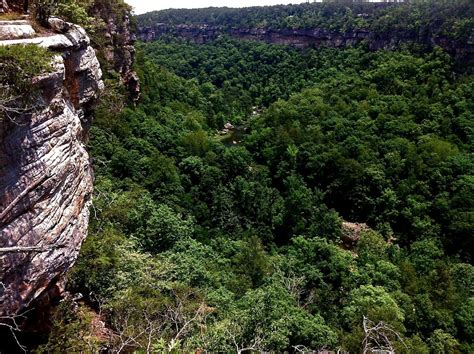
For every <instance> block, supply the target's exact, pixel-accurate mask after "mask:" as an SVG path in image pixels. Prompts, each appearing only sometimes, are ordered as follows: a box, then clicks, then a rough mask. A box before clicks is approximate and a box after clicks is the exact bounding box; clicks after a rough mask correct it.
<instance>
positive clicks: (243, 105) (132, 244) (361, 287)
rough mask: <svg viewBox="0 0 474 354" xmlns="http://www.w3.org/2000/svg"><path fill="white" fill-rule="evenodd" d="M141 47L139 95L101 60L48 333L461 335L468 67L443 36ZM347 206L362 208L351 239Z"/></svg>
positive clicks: (169, 339)
mask: <svg viewBox="0 0 474 354" xmlns="http://www.w3.org/2000/svg"><path fill="white" fill-rule="evenodd" d="M462 6H464V5H462ZM292 8H293V7H289V8H288V9H292ZM294 8H295V9H299V8H301V9H302V11H303V13H304V11H306V10H305V9H307V8H308V6H306V5H303V6H301V7H294ZM384 9H385V8H384ZM470 9H471V10H472V8H471V7H470ZM219 11H221V12H222V13H226V11H230V10H218V9H212V10H208V11H207V12H206V11H204V12H202V14H203V15H202V16H203V17H202V18H204V19H206V21H207V18H208V17H206V16H211V17H212V16H214V15H213V14H214V13H217V12H219ZM265 11H267V12H268V13H271V14H272V16H274V17H275V21H277V22H278V21H279V20H280V17H281V18H284V17H286V16H287V14H286V13H285V12H283V13H281V8H280V7H274V8H262V13H265ZM384 11H385V10H384ZM397 11H398V10H397ZM172 13H176V14H177V15H176V16H177V17H176V18H177V20H176V21H182V20H181V17H179V16H186V12H185V11H181V12H180V11H175V12H172ZM196 13H197V14H200V15H199V16H201V12H196ZM170 14H171V12H163V13H158V14H154V16H158V17H159V16H162V15H163V16H165V17H166V18H169V19H170V20H173V17H169V16H170ZM395 14H399V12H395ZM178 15H179V16H178ZM333 15H334V14H332V15H331V17H328V18H331V19H334V21H336V20H337V21H339V20H341V18H340V17H339V16H336V15H334V16H333ZM265 16H266V15H265ZM394 16H395V17H396V19H397V21H404V20H405V19H403V20H402V18H403V16H402V15H394ZM397 16H398V17H397ZM257 17H258V16H257ZM247 20H250V21H254V19H252V18H251V19H248V18H246V17H242V19H241V21H247ZM316 20H317V18H316ZM471 20H472V19H471ZM173 21H174V20H173ZM199 21H201V20H199ZM219 21H227V19H224V20H219ZM342 21H345V18H342ZM401 25H404V24H403V22H401ZM137 50H138V54H137V63H136V70H137V71H138V73H139V75H140V79H141V85H142V98H141V101H140V103H139V104H138V105H137V106H133V105H126V104H125V103H124V102H125V101H126V93H125V92H122V89H121V88H120V87H119V86H118V85H116V84H114V83H116V82H117V79H116V78H114V77H110V78H108V80H107V85H106V87H107V91H106V92H105V93H104V96H103V100H102V103H101V105H100V106H99V107H98V110H97V117H96V120H95V123H94V125H93V127H92V130H91V140H90V151H91V155H92V157H93V163H94V165H95V173H96V181H95V196H94V202H93V207H92V209H91V226H90V234H89V237H88V238H87V240H86V242H85V244H84V245H83V248H82V250H81V256H80V258H79V260H78V262H77V264H76V266H75V268H74V269H73V271H72V273H71V274H70V275H69V285H68V287H69V290H70V291H72V292H76V291H77V292H81V293H83V294H84V295H85V299H86V302H87V303H88V306H83V305H81V306H80V308H79V310H75V311H73V310H71V306H70V305H71V304H70V303H68V301H64V302H62V303H61V305H60V306H59V307H58V309H57V310H56V314H55V317H54V325H53V329H52V332H51V334H50V338H49V341H48V342H47V343H46V344H44V345H43V346H42V347H41V348H40V350H41V351H45V352H55V351H58V350H59V351H64V350H65V349H67V351H68V352H79V351H86V352H87V351H89V350H96V349H98V348H104V347H107V348H109V349H110V350H117V351H119V350H125V351H128V352H132V351H137V352H151V351H153V352H166V351H168V352H182V351H187V352H190V351H198V350H199V351H211V352H217V351H219V352H239V353H240V352H242V351H252V350H253V351H276V352H282V351H285V350H287V351H290V352H295V351H299V350H318V349H328V350H335V351H336V350H338V349H341V350H347V351H350V352H354V353H357V352H362V351H364V350H366V351H367V352H371V350H375V349H377V348H379V349H380V348H386V349H387V348H390V347H393V349H395V350H396V352H400V353H472V352H473V351H474V344H473V340H474V297H473V289H474V268H473V266H472V265H471V264H472V250H473V246H474V245H473V239H472V233H473V230H474V212H473V207H474V177H473V175H474V159H473V155H472V153H473V148H474V144H473V137H474V136H473V129H474V120H473V114H474V97H473V96H474V79H473V76H472V75H471V74H468V73H467V72H468V71H467V70H466V72H463V71H461V72H460V71H455V70H454V68H455V64H454V63H453V60H452V58H451V57H450V56H449V55H447V54H446V53H444V52H443V51H442V50H441V49H439V48H435V49H434V50H433V51H429V52H426V51H423V50H421V49H420V48H413V47H406V48H402V49H400V50H398V51H383V50H381V51H377V52H369V51H367V50H366V49H365V48H364V47H363V46H361V47H356V48H347V49H320V50H313V49H308V50H305V51H298V50H296V49H293V48H290V47H285V46H276V45H270V44H263V43H257V42H241V41H238V40H233V39H230V38H226V37H223V38H220V39H219V40H217V41H215V42H212V43H209V44H205V45H195V44H190V43H186V42H183V41H181V40H179V39H175V38H166V39H162V40H160V41H156V42H154V43H149V44H138V45H137ZM226 123H231V125H233V127H231V126H230V125H229V124H227V129H226V130H224V126H225V125H226ZM343 222H357V223H366V224H367V225H368V226H367V227H363V228H362V231H361V233H360V238H359V239H358V240H356V241H355V242H354V244H352V245H347V244H345V243H344V242H343V241H342V240H343V238H344V236H345V234H346V233H347V232H348V230H347V229H346V228H343V227H342V223H343ZM92 309H93V311H92ZM97 313H100V314H101V316H102V318H104V319H105V320H106V323H107V326H108V327H109V328H110V330H112V331H113V332H114V335H113V336H110V337H107V338H108V339H104V337H100V336H96V335H95V336H94V335H92V334H91V333H90V330H89V328H90V327H91V323H92V322H93V320H94V316H96V315H95V314H97Z"/></svg>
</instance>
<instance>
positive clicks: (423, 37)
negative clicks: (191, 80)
mask: <svg viewBox="0 0 474 354" xmlns="http://www.w3.org/2000/svg"><path fill="white" fill-rule="evenodd" d="M167 34H173V35H175V36H179V37H182V38H185V39H188V40H190V41H192V42H195V43H198V44H203V43H207V42H209V41H213V40H215V39H217V38H219V36H221V35H223V34H226V35H229V36H231V37H235V38H240V39H246V40H256V41H265V42H267V43H273V44H284V45H292V46H295V47H297V48H308V47H315V48H319V47H333V48H343V47H348V46H353V45H356V44H359V43H362V42H365V43H367V45H368V47H369V48H370V49H371V50H378V49H390V50H391V49H395V48H397V47H399V46H400V44H403V43H408V42H413V43H419V44H423V45H426V46H428V47H433V46H435V45H437V46H440V47H442V48H443V49H444V50H446V51H447V52H448V53H450V54H451V55H453V56H454V57H455V58H456V60H457V61H458V62H461V63H468V64H473V63H474V33H471V36H469V38H468V39H467V40H456V39H453V38H451V37H447V36H441V35H437V34H436V33H435V31H432V30H431V29H430V28H424V29H422V30H420V31H414V30H401V29H399V30H393V31H387V32H372V31H369V30H364V29H354V30H351V31H347V32H333V31H329V30H326V29H323V28H310V29H272V28H230V29H228V28H221V27H217V26H208V25H177V26H172V25H167V24H156V25H155V26H151V27H141V28H139V31H138V36H139V39H140V40H142V41H144V42H149V41H153V40H156V39H158V38H160V37H162V36H163V35H167Z"/></svg>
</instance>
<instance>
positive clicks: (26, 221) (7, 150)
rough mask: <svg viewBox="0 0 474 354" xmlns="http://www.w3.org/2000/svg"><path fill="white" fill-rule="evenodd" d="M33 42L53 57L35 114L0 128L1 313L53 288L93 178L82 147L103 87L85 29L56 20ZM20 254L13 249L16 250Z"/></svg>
mask: <svg viewBox="0 0 474 354" xmlns="http://www.w3.org/2000/svg"><path fill="white" fill-rule="evenodd" d="M51 24H52V28H53V29H54V30H55V33H49V34H48V35H47V36H46V37H35V38H31V39H19V40H9V41H0V45H12V44H16V43H36V44H38V45H41V46H44V47H48V48H49V49H50V50H52V51H54V52H55V53H56V56H55V58H54V63H53V64H52V65H53V70H52V72H50V73H48V74H45V75H42V76H39V77H36V78H35V79H34V82H33V84H32V87H35V88H37V89H38V90H37V91H38V96H37V97H36V99H35V103H36V106H37V107H36V108H35V110H33V111H31V112H28V113H24V114H21V115H19V116H18V117H16V118H15V122H12V121H9V120H7V121H4V122H3V123H2V127H1V129H0V135H1V140H0V247H1V248H8V247H12V248H13V250H12V251H9V252H1V253H0V315H2V316H3V315H9V314H14V313H18V312H19V311H21V310H22V309H23V308H25V307H27V306H28V305H29V304H30V303H31V302H32V301H33V300H35V299H36V298H38V297H39V296H40V295H41V294H44V293H45V292H46V291H48V290H50V289H51V288H53V287H54V286H55V284H56V283H57V281H58V280H60V279H61V277H62V276H63V275H64V273H65V272H66V271H67V270H68V269H69V268H70V267H71V266H72V264H73V263H74V261H75V259H76V257H77V255H78V252H79V249H80V247H81V244H82V242H83V241H84V239H85V237H86V235H87V226H88V218H89V211H88V209H89V204H90V200H91V193H92V188H93V172H92V168H91V164H90V159H89V156H88V153H87V151H86V149H85V141H86V139H87V135H88V129H89V126H90V124H91V119H92V111H93V107H94V104H95V101H96V99H97V97H98V93H99V91H100V90H101V89H102V88H103V83H102V80H101V77H102V72H101V69H100V65H99V62H98V60H97V58H96V55H95V51H94V49H93V48H92V47H91V46H90V41H89V37H88V36H87V35H86V33H85V31H84V30H83V29H82V28H80V27H78V26H75V25H70V24H66V23H64V22H62V21H60V20H54V19H53V20H52V21H51ZM16 248H19V249H16Z"/></svg>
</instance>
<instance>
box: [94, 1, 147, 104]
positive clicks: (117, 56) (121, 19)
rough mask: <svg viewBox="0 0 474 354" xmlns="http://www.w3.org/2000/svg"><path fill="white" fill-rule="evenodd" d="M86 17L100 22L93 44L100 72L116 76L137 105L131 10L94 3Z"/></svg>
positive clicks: (104, 3) (134, 38)
mask: <svg viewBox="0 0 474 354" xmlns="http://www.w3.org/2000/svg"><path fill="white" fill-rule="evenodd" d="M89 13H90V15H91V16H93V17H94V18H100V19H102V21H103V22H104V26H103V27H102V28H101V29H98V30H97V32H98V33H96V34H94V39H96V41H97V43H93V45H94V46H95V48H96V50H97V51H98V56H99V59H100V60H101V64H102V67H103V69H104V71H106V72H116V73H119V74H120V75H121V77H122V81H123V84H124V85H125V87H126V89H127V92H128V93H129V96H130V98H131V99H132V100H133V101H138V99H139V97H140V82H139V79H138V75H137V73H136V72H135V71H134V70H133V64H134V62H135V47H134V43H135V41H136V35H135V33H134V32H133V25H132V23H131V8H130V7H129V6H128V5H127V4H124V3H120V2H113V1H109V2H107V1H106V2H104V1H96V2H94V3H93V5H92V6H91V8H90V9H89Z"/></svg>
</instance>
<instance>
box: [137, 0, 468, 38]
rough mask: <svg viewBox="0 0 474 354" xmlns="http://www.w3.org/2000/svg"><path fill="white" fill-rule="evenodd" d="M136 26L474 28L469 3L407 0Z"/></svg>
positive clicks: (214, 11)
mask: <svg viewBox="0 0 474 354" xmlns="http://www.w3.org/2000/svg"><path fill="white" fill-rule="evenodd" d="M137 21H138V25H139V27H147V26H153V25H156V24H158V23H164V24H168V25H183V24H188V25H209V26H219V27H224V28H231V27H232V28H256V27H258V28H262V27H263V28H295V29H296V28H316V27H318V28H325V29H328V30H332V31H348V30H351V29H355V28H365V29H368V30H373V31H390V30H397V29H404V30H407V31H409V30H417V31H423V30H426V29H428V28H429V29H430V30H431V31H433V30H435V31H436V33H439V34H440V35H447V36H451V37H454V38H457V39H464V40H465V39H467V38H468V37H469V36H470V34H471V33H472V29H473V27H474V6H473V5H472V1H469V0H458V1H450V2H445V1H410V2H409V3H408V2H406V3H403V4H400V3H368V2H361V1H353V2H352V3H351V2H348V1H338V0H337V1H330V2H329V1H328V2H324V3H306V4H299V5H278V6H263V7H248V8H226V7H222V8H217V7H211V8H206V9H169V10H162V11H155V12H149V13H146V14H143V15H140V16H137Z"/></svg>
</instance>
